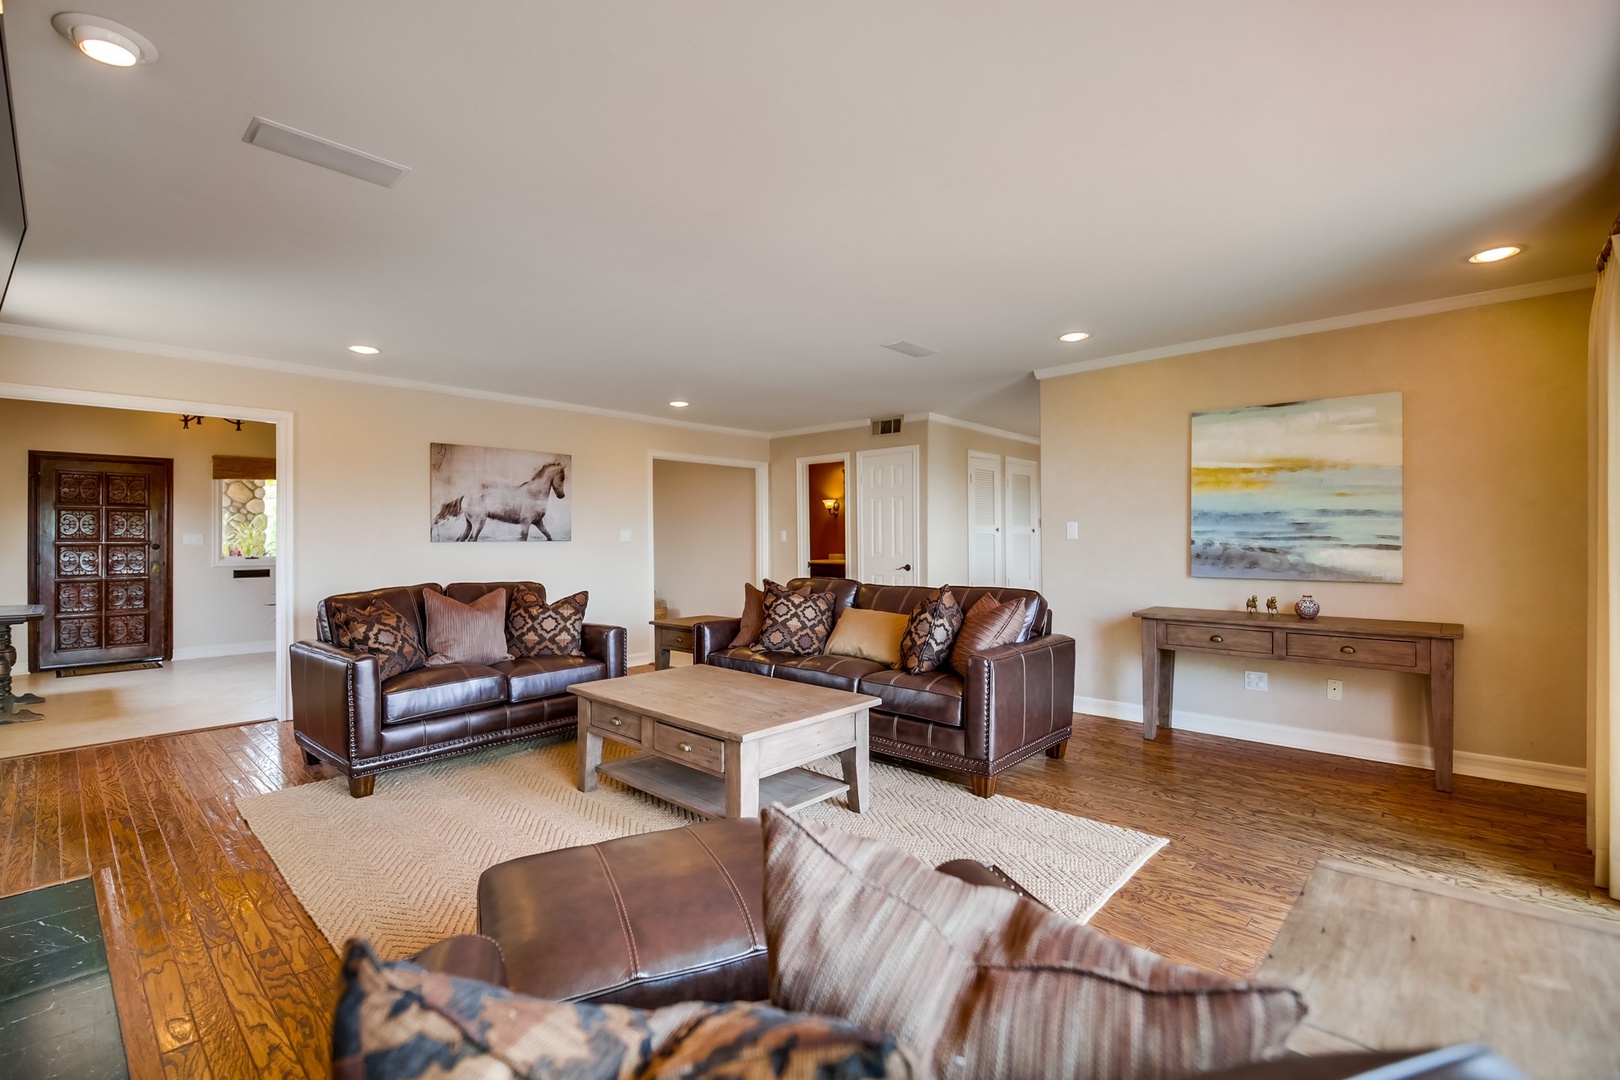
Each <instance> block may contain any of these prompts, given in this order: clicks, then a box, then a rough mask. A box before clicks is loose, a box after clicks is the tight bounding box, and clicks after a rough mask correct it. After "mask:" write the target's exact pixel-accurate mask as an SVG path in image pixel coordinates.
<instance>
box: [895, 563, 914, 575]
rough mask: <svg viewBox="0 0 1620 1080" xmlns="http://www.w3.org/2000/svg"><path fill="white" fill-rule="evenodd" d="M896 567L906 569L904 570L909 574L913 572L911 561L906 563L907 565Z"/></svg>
mask: <svg viewBox="0 0 1620 1080" xmlns="http://www.w3.org/2000/svg"><path fill="white" fill-rule="evenodd" d="M896 569H898V570H904V571H905V572H906V573H908V574H909V573H911V564H910V563H906V565H904V566H900V567H896Z"/></svg>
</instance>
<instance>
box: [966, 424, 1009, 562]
mask: <svg viewBox="0 0 1620 1080" xmlns="http://www.w3.org/2000/svg"><path fill="white" fill-rule="evenodd" d="M1001 583H1002V581H1001V458H1000V457H998V456H997V455H995V454H980V453H971V452H970V453H969V454H968V584H969V585H1000V584H1001Z"/></svg>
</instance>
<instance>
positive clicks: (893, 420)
mask: <svg viewBox="0 0 1620 1080" xmlns="http://www.w3.org/2000/svg"><path fill="white" fill-rule="evenodd" d="M900 420H901V417H898V416H890V417H887V418H886V419H883V420H874V421H872V434H874V435H898V434H900Z"/></svg>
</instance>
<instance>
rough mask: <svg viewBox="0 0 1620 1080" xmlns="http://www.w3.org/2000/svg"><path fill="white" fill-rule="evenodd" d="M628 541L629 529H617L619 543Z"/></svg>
mask: <svg viewBox="0 0 1620 1080" xmlns="http://www.w3.org/2000/svg"><path fill="white" fill-rule="evenodd" d="M629 542H630V530H629V529H620V530H619V543H621V544H628V543H629Z"/></svg>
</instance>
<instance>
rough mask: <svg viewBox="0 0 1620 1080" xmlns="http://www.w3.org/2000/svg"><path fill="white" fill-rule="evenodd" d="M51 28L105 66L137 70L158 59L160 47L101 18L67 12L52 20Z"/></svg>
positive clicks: (122, 26)
mask: <svg viewBox="0 0 1620 1080" xmlns="http://www.w3.org/2000/svg"><path fill="white" fill-rule="evenodd" d="M51 25H52V26H54V27H56V32H57V33H59V34H61V35H62V36H63V37H65V38H67V39H68V40H69V41H71V42H73V45H74V47H75V48H77V49H78V50H79V51H80V52H82V53H84V55H86V56H88V57H89V58H90V59H92V60H99V61H101V62H102V63H103V64H110V65H112V66H113V67H134V66H135V65H136V64H150V63H151V62H152V61H154V60H156V59H157V58H158V51H157V46H155V45H153V44H152V43H151V42H150V41H148V40H146V38H144V37H142V36H141V35H140V34H137V33H136V32H135V31H133V30H131V29H130V28H129V27H127V26H124V25H123V24H122V23H115V22H113V21H112V20H111V19H103V18H102V17H101V16H99V15H84V14H81V13H79V12H77V11H64V12H62V13H61V14H59V15H53V16H52V17H51Z"/></svg>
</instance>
